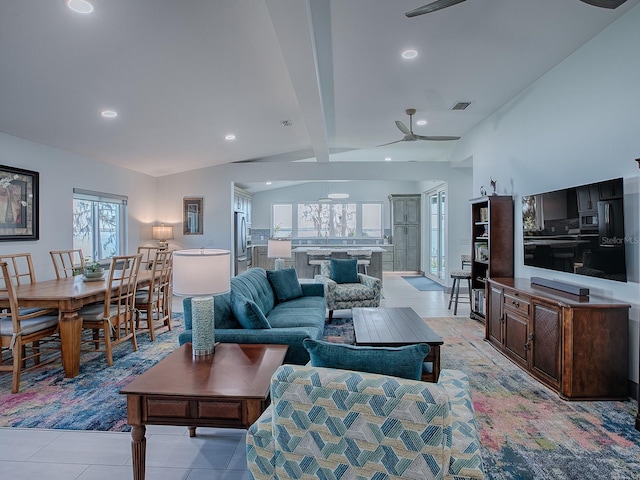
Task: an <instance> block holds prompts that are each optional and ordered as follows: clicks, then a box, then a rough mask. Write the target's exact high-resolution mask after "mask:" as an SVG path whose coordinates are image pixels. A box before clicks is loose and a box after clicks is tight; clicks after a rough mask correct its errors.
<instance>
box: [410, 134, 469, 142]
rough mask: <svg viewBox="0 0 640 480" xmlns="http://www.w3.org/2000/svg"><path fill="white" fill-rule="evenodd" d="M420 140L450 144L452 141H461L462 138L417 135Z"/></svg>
mask: <svg viewBox="0 0 640 480" xmlns="http://www.w3.org/2000/svg"><path fill="white" fill-rule="evenodd" d="M416 138H417V139H418V140H430V141H432V142H448V141H450V140H460V137H447V136H425V135H416Z"/></svg>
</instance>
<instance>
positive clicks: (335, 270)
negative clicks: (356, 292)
mask: <svg viewBox="0 0 640 480" xmlns="http://www.w3.org/2000/svg"><path fill="white" fill-rule="evenodd" d="M329 268H330V269H331V277H330V278H331V280H333V281H334V282H336V283H358V259H357V258H350V259H343V258H332V259H331V261H330V267H329Z"/></svg>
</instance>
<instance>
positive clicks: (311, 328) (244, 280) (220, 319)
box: [179, 268, 327, 365]
mask: <svg viewBox="0 0 640 480" xmlns="http://www.w3.org/2000/svg"><path fill="white" fill-rule="evenodd" d="M300 286H301V288H302V296H301V297H298V298H294V299H292V300H287V301H285V302H278V301H277V297H276V295H275V293H274V290H273V288H272V286H271V283H270V282H269V280H268V278H267V272H266V271H265V270H264V269H262V268H252V269H250V270H248V271H246V272H243V273H241V274H240V275H238V276H236V277H233V278H232V279H231V291H230V292H229V293H226V294H223V295H217V296H216V297H215V302H214V310H215V313H214V323H215V340H216V342H223V343H271V344H281V345H289V350H288V351H287V355H286V357H285V359H284V362H285V363H290V364H295V365H304V364H306V363H307V362H308V361H309V353H308V352H307V350H306V349H305V348H304V347H303V345H302V341H303V340H304V339H305V338H311V339H314V340H322V336H323V334H324V323H325V316H326V309H327V302H326V301H325V298H324V289H323V286H322V285H321V284H313V283H310V284H302V285H300ZM237 295H240V296H242V297H246V298H247V299H249V300H251V301H253V302H255V304H256V305H257V306H258V308H259V309H260V310H261V311H262V313H263V314H264V316H265V317H266V319H267V321H268V323H269V326H270V327H271V328H243V326H242V325H241V324H240V322H239V321H238V320H237V319H236V317H235V315H234V313H233V309H232V302H233V301H234V296H237ZM183 306H184V322H185V331H184V332H182V333H181V334H180V336H179V342H180V345H182V344H184V343H187V342H191V299H190V298H185V299H184V300H183Z"/></svg>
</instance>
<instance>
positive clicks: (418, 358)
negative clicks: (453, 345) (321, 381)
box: [302, 338, 429, 380]
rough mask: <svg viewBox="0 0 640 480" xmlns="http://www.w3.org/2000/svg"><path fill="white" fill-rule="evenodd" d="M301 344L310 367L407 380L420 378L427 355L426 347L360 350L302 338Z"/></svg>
mask: <svg viewBox="0 0 640 480" xmlns="http://www.w3.org/2000/svg"><path fill="white" fill-rule="evenodd" d="M302 344H303V346H304V348H306V349H307V351H308V352H309V356H310V357H311V366H313V367H325V368H338V369H342V370H355V371H357V372H367V373H377V374H380V375H389V376H391V377H400V378H407V379H409V380H420V379H421V378H422V364H423V362H424V359H425V357H426V356H427V355H428V354H429V345H427V344H426V343H417V344H415V345H407V346H404V347H359V346H355V345H347V344H343V343H329V342H323V341H321V340H313V339H310V338H305V339H304V341H303V342H302Z"/></svg>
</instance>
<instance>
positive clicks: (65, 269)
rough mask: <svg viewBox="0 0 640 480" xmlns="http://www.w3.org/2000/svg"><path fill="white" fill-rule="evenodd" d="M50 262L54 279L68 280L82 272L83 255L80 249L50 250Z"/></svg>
mask: <svg viewBox="0 0 640 480" xmlns="http://www.w3.org/2000/svg"><path fill="white" fill-rule="evenodd" d="M49 255H51V261H52V262H53V268H54V269H55V271H56V277H57V278H58V279H60V278H68V277H74V276H76V275H80V274H82V272H84V255H83V254H82V249H80V248H77V249H75V250H51V251H50V252H49Z"/></svg>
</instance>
